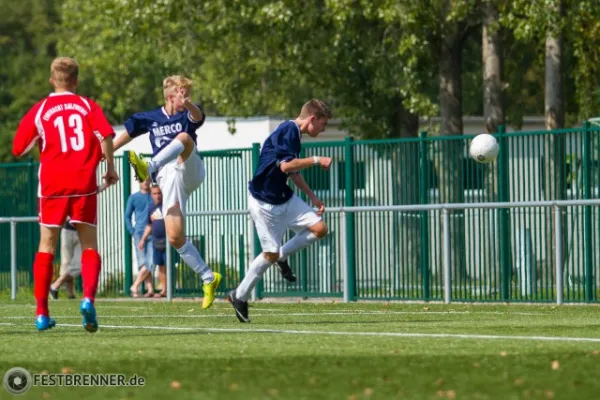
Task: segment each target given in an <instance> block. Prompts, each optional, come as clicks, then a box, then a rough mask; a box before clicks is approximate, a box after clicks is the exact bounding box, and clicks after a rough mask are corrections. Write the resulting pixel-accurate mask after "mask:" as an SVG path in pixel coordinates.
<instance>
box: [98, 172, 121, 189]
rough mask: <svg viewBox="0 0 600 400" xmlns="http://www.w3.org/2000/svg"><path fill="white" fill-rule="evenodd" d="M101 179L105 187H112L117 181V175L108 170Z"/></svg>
mask: <svg viewBox="0 0 600 400" xmlns="http://www.w3.org/2000/svg"><path fill="white" fill-rule="evenodd" d="M102 179H104V181H105V182H106V184H107V185H109V186H110V185H114V184H115V183H117V182H118V181H119V175H117V172H116V171H115V170H114V168H109V169H107V170H106V173H105V174H104V175H102Z"/></svg>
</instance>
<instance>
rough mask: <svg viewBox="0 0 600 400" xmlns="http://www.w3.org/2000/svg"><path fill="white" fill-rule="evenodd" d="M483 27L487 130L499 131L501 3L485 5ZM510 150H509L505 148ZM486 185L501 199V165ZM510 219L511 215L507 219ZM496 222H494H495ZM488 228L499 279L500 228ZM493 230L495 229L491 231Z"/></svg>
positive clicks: (489, 256)
mask: <svg viewBox="0 0 600 400" xmlns="http://www.w3.org/2000/svg"><path fill="white" fill-rule="evenodd" d="M481 11H482V19H483V30H482V56H483V57H482V58H483V117H484V120H485V122H486V132H487V133H495V132H497V131H498V127H499V126H500V125H504V107H505V105H504V93H503V92H504V82H503V61H504V60H503V52H502V30H501V29H502V27H501V25H500V20H499V10H498V2H497V1H495V0H486V1H484V2H483V3H482V4H481ZM505 151H506V150H505ZM486 169H487V172H486V177H485V187H486V191H487V199H488V200H489V201H498V173H497V168H494V167H492V166H486ZM489 211H490V210H481V211H480V212H482V214H483V226H484V227H488V226H489V225H488V224H490V223H494V222H495V221H494V219H492V218H490V212H489ZM507 219H508V218H507ZM492 221H494V222H492ZM491 228H492V229H485V233H484V237H483V240H482V242H483V246H482V248H483V257H484V259H485V260H486V265H489V267H490V271H493V273H492V274H490V275H492V276H490V278H493V280H494V281H495V282H499V281H500V264H499V259H498V253H497V252H494V250H495V249H496V246H493V245H492V244H493V243H494V241H495V240H496V239H497V237H498V235H497V233H499V232H498V230H497V229H496V227H495V226H493V227H491ZM490 232H495V233H491V234H490Z"/></svg>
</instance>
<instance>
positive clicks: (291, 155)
mask: <svg viewBox="0 0 600 400" xmlns="http://www.w3.org/2000/svg"><path fill="white" fill-rule="evenodd" d="M275 149H276V152H277V161H278V162H280V163H281V162H285V161H291V160H293V159H295V158H298V157H299V156H300V136H299V134H298V132H297V131H296V127H295V126H290V127H289V128H287V129H286V130H284V131H282V132H281V133H280V134H279V135H278V136H277V142H276V143H275Z"/></svg>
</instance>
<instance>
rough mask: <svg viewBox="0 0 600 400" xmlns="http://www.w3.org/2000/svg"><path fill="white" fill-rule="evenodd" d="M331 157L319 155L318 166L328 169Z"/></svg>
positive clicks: (331, 160)
mask: <svg viewBox="0 0 600 400" xmlns="http://www.w3.org/2000/svg"><path fill="white" fill-rule="evenodd" d="M332 162H333V159H332V158H331V157H319V167H321V169H324V170H328V169H329V168H331V163H332Z"/></svg>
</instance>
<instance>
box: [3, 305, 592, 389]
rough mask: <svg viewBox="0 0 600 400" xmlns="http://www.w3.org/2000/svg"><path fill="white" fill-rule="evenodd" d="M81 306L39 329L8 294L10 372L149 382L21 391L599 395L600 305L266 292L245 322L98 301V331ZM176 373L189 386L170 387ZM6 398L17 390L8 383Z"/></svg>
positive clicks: (62, 308) (181, 308)
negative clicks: (303, 298) (298, 297)
mask: <svg viewBox="0 0 600 400" xmlns="http://www.w3.org/2000/svg"><path fill="white" fill-rule="evenodd" d="M78 305H79V302H78V301H67V300H60V301H57V302H52V303H51V309H52V313H53V316H55V317H56V319H57V322H58V324H59V326H57V328H55V329H53V330H50V331H47V332H42V333H38V332H37V331H35V328H34V326H33V314H34V312H35V308H34V306H33V305H32V304H31V303H30V302H28V303H25V302H23V301H22V300H20V301H19V302H18V303H17V304H13V303H11V302H10V301H5V300H2V301H0V354H1V355H2V356H1V357H0V374H2V376H3V375H4V372H5V371H6V370H8V369H9V368H12V367H15V366H20V367H25V368H27V369H28V370H29V371H30V372H31V373H40V372H41V371H47V372H48V373H50V374H52V373H61V371H62V370H63V369H64V368H66V369H67V370H68V371H69V372H71V373H119V374H125V375H126V376H127V377H130V376H133V375H134V374H136V375H138V376H142V377H144V378H145V379H146V385H145V386H144V387H136V388H132V387H131V388H126V387H116V388H109V387H95V388H86V387H80V388H74V387H33V388H32V389H31V390H30V392H28V393H27V394H25V395H24V396H19V398H22V399H29V398H32V399H40V398H44V399H48V398H49V399H61V400H62V399H78V400H81V399H83V398H85V399H170V400H175V399H177V400H179V399H216V398H221V399H228V400H229V399H311V400H313V399H367V398H369V399H391V398H404V399H444V398H446V399H451V398H456V399H527V398H531V399H546V398H555V399H574V398H577V399H597V398H598V393H600V380H599V379H598V378H597V376H598V363H599V362H600V329H599V327H600V323H599V322H598V317H597V316H598V308H597V307H595V306H564V307H554V306H550V305H547V306H523V305H519V306H516V305H514V306H504V305H450V306H447V305H437V304H433V305H416V304H411V305H406V304H384V303H358V304H339V303H335V304H334V303H326V304H314V303H303V304H270V303H255V304H254V305H253V307H251V309H250V312H251V318H252V323H251V324H248V325H246V324H240V323H238V322H237V319H235V317H234V315H233V313H232V309H231V308H230V306H229V304H227V303H216V304H215V305H214V306H213V308H211V309H209V310H207V311H203V310H201V308H200V305H199V303H193V302H174V303H162V302H133V301H126V302H121V301H120V302H109V301H102V300H99V301H98V305H97V309H98V313H99V316H100V317H99V318H100V324H101V330H100V331H99V332H98V333H96V334H88V333H86V332H85V331H83V329H82V328H81V327H80V325H79V324H80V322H81V318H80V316H79V314H78V312H77V309H78ZM290 314H298V315H290ZM4 324H13V325H4ZM61 324H73V325H77V326H65V325H61ZM102 325H104V326H105V327H104V328H102ZM108 325H112V326H120V327H121V328H109V327H108ZM137 326H139V328H138V327H137ZM144 326H145V327H144ZM148 327H161V328H165V327H171V328H174V330H166V329H151V328H148ZM182 328H183V329H182ZM212 328H214V329H222V330H221V331H210V329H212ZM186 329H187V330H186ZM228 330H229V331H228ZM257 330H271V331H270V332H257ZM282 331H288V332H287V333H286V332H282ZM361 332H362V333H365V332H370V335H369V336H363V335H360V333H361ZM386 332H387V333H403V334H415V336H383V335H381V333H386ZM332 333H333V334H332ZM342 333H348V334H347V335H342ZM419 334H466V335H475V334H479V335H501V336H504V335H506V336H511V337H514V336H524V337H527V338H525V339H515V338H495V339H491V338H474V337H423V336H419ZM533 336H546V337H565V338H574V337H580V338H581V337H585V338H597V339H598V341H597V342H577V341H572V340H567V341H555V340H540V339H539V338H534V337H533ZM553 362H554V365H555V367H556V366H558V368H557V369H553V368H552V365H553ZM174 381H176V382H179V385H180V387H179V388H177V389H174V388H172V387H171V385H172V383H173V382H174ZM0 398H1V399H5V398H10V396H8V395H7V393H6V392H4V391H3V389H1V388H0Z"/></svg>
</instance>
